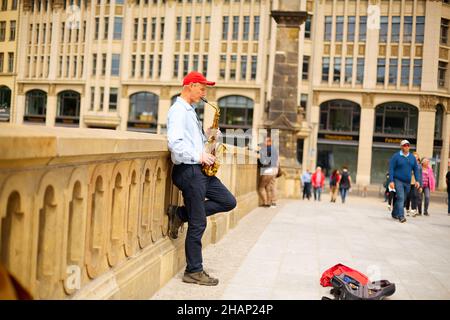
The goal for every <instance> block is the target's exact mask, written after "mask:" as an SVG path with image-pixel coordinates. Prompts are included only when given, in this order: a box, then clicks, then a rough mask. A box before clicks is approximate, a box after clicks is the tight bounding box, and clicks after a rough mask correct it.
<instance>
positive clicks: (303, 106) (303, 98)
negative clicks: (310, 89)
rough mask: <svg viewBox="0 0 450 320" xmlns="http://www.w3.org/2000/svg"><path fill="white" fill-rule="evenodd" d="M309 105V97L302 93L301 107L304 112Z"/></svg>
mask: <svg viewBox="0 0 450 320" xmlns="http://www.w3.org/2000/svg"><path fill="white" fill-rule="evenodd" d="M307 105H308V95H307V94H304V93H302V94H301V95H300V107H302V108H303V110H306V106H307Z"/></svg>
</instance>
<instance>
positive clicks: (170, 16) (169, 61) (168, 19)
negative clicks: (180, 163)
mask: <svg viewBox="0 0 450 320" xmlns="http://www.w3.org/2000/svg"><path fill="white" fill-rule="evenodd" d="M175 17H176V12H175V0H169V1H167V2H166V7H165V15H164V19H165V20H164V48H163V53H162V65H161V68H162V72H161V81H170V80H172V75H173V53H174V51H175V26H176V21H175V19H176V18H175ZM158 119H159V116H158ZM159 122H160V121H159V120H158V123H159Z"/></svg>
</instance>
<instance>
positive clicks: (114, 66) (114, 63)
mask: <svg viewBox="0 0 450 320" xmlns="http://www.w3.org/2000/svg"><path fill="white" fill-rule="evenodd" d="M119 73H120V54H118V53H113V54H112V59H111V75H112V76H118V75H119Z"/></svg>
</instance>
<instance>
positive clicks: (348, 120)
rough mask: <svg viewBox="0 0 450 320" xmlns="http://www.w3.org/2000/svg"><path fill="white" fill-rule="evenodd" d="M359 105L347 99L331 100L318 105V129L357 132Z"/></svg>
mask: <svg viewBox="0 0 450 320" xmlns="http://www.w3.org/2000/svg"><path fill="white" fill-rule="evenodd" d="M360 112H361V111H360V107H359V105H358V104H356V103H354V102H351V101H348V100H331V101H328V102H324V103H322V104H321V105H320V121H319V130H320V131H326V132H330V131H334V132H349V133H350V132H353V133H358V132H359V126H360V124H359V123H360Z"/></svg>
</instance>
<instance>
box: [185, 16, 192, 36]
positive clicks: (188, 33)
mask: <svg viewBox="0 0 450 320" xmlns="http://www.w3.org/2000/svg"><path fill="white" fill-rule="evenodd" d="M184 38H185V39H186V40H189V39H191V17H186V34H185V37H184Z"/></svg>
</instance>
